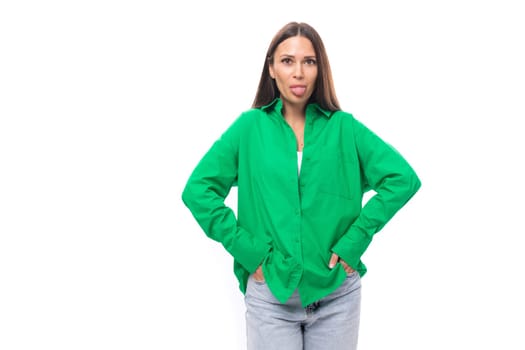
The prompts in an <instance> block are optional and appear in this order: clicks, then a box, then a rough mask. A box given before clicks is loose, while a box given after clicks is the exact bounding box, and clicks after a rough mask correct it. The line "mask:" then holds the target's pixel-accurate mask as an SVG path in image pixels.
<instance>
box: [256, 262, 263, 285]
mask: <svg viewBox="0 0 525 350" xmlns="http://www.w3.org/2000/svg"><path fill="white" fill-rule="evenodd" d="M253 279H254V280H256V281H257V282H264V275H263V271H262V266H260V265H259V267H258V268H257V270H255V272H254V273H253Z"/></svg>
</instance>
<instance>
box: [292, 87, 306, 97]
mask: <svg viewBox="0 0 525 350" xmlns="http://www.w3.org/2000/svg"><path fill="white" fill-rule="evenodd" d="M305 91H306V87H304V86H294V87H292V93H293V94H294V95H295V96H303V95H304V93H305Z"/></svg>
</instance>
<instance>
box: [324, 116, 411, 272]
mask: <svg viewBox="0 0 525 350" xmlns="http://www.w3.org/2000/svg"><path fill="white" fill-rule="evenodd" d="M353 126H354V127H353V132H354V135H355V138H354V139H355V143H356V149H357V154H358V157H359V162H360V165H361V172H362V178H363V181H364V186H365V187H366V188H371V189H373V190H374V191H375V192H376V194H375V195H374V196H373V197H372V198H370V200H369V201H368V202H367V203H366V205H365V206H364V207H363V208H362V210H361V213H360V215H359V216H358V217H357V219H356V220H355V221H354V223H353V224H352V225H351V226H350V228H349V229H348V231H347V232H346V233H345V234H344V235H343V236H342V237H341V238H340V240H339V241H338V242H337V243H336V244H335V246H334V247H333V249H332V250H333V252H334V253H336V254H337V255H339V256H340V257H341V258H342V259H344V261H346V262H347V263H348V264H349V265H350V266H352V267H354V268H355V267H357V266H358V264H359V261H360V259H361V256H362V255H363V254H364V252H365V251H366V249H367V248H368V245H369V244H370V242H371V241H372V238H373V236H374V234H376V233H377V232H378V231H379V230H381V229H382V228H383V226H384V225H385V224H386V223H387V222H388V221H389V220H390V219H391V218H392V217H393V216H394V214H395V213H396V212H397V211H398V210H399V209H401V208H402V207H403V206H404V205H405V204H406V203H407V202H408V201H409V200H410V198H412V196H413V195H414V194H415V193H416V192H417V191H418V189H419V188H420V186H421V182H420V180H419V178H418V176H417V175H416V173H415V171H414V170H413V169H412V167H411V166H410V165H409V164H408V162H407V161H406V160H405V159H404V158H403V157H402V156H401V154H399V153H398V152H397V151H396V150H395V149H394V148H393V147H392V146H390V145H388V144H387V143H386V142H384V141H383V140H381V139H380V138H379V137H378V136H377V135H376V134H374V133H373V132H372V131H371V130H369V129H368V128H366V127H365V126H364V125H363V124H361V123H360V122H359V121H357V120H355V119H354V121H353Z"/></svg>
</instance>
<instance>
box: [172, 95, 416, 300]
mask: <svg viewBox="0 0 525 350" xmlns="http://www.w3.org/2000/svg"><path fill="white" fill-rule="evenodd" d="M304 142H305V145H304V149H303V158H302V165H301V171H300V176H298V168H297V167H298V162H297V156H298V155H297V148H296V140H295V135H294V133H293V131H292V129H291V127H290V126H289V125H288V124H287V123H286V121H285V120H284V118H283V115H282V101H281V100H280V99H279V98H278V99H276V100H274V101H273V102H272V103H271V104H269V105H267V106H264V107H262V108H257V109H250V110H248V111H246V112H244V113H242V114H241V115H240V116H239V117H238V118H237V119H236V120H235V121H234V122H233V123H232V124H231V126H230V127H229V128H228V129H227V130H226V131H225V132H224V133H223V134H222V135H221V137H220V138H219V139H218V140H217V141H215V142H214V143H213V145H212V146H211V148H210V149H209V150H208V151H207V152H206V154H205V155H204V156H203V157H202V159H201V160H200V161H199V162H198V164H197V165H196V167H195V169H194V170H193V172H192V173H191V175H190V177H189V179H188V181H187V183H186V185H185V188H184V190H183V193H182V200H183V202H184V203H185V205H186V206H187V207H188V208H189V210H190V211H191V213H192V214H193V216H194V217H195V219H196V221H197V222H198V224H199V225H200V227H201V228H202V230H203V231H204V232H205V234H206V235H207V236H208V237H210V238H211V239H213V240H216V241H218V242H220V243H222V245H223V246H224V248H225V249H226V250H227V251H228V252H229V253H230V254H231V255H232V256H233V259H234V266H233V268H234V273H235V275H236V277H237V279H238V281H239V287H240V290H241V291H242V292H243V293H244V292H245V290H246V284H247V280H248V277H249V275H250V274H251V273H253V272H254V271H255V270H256V269H257V267H258V266H259V265H262V269H263V273H264V277H265V280H266V283H267V284H268V287H269V288H270V290H271V291H272V293H273V294H274V295H275V297H276V298H277V299H278V300H279V301H280V302H282V303H284V302H285V301H286V300H287V299H288V298H289V297H290V296H291V295H292V293H293V292H294V291H295V290H296V289H298V291H299V295H300V297H301V302H302V303H303V305H305V306H306V305H308V304H310V303H312V302H314V301H317V300H319V299H321V298H322V297H324V296H326V295H328V294H330V293H331V292H332V291H334V290H335V289H336V288H337V287H339V286H340V285H341V284H342V283H343V281H344V279H345V278H346V272H345V271H344V269H343V267H342V266H341V265H340V264H337V265H336V266H335V267H334V268H332V269H330V268H329V267H328V262H329V260H330V257H331V255H332V253H334V252H335V253H336V254H338V255H339V256H340V258H341V259H343V260H344V261H346V262H347V263H348V264H349V265H350V266H352V267H353V268H354V269H355V270H357V271H358V272H359V274H360V275H361V276H363V275H364V274H365V273H366V266H365V264H364V263H363V262H362V260H361V257H362V255H363V254H364V252H365V251H366V249H367V247H368V246H369V244H370V243H371V241H372V238H373V237H374V235H375V234H376V233H377V232H378V231H380V230H381V229H382V228H383V227H384V225H385V224H386V223H387V222H388V221H389V220H390V219H391V218H392V217H393V216H394V215H395V213H396V212H397V211H398V210H399V209H401V208H402V207H403V206H404V205H405V204H406V203H407V202H408V200H410V198H411V197H412V196H413V195H414V194H415V193H416V192H417V191H418V189H419V187H420V186H421V182H420V180H419V178H418V176H417V174H416V173H415V171H414V170H413V168H412V167H411V166H410V165H409V163H408V162H407V161H406V160H405V159H404V158H403V156H402V155H401V154H400V153H399V152H398V151H396V149H394V148H393V147H392V146H391V145H389V144H388V143H386V142H385V141H383V140H382V139H381V138H380V137H378V136H377V135H376V134H375V133H374V132H372V131H371V130H370V129H368V128H367V127H366V126H364V125H363V124H362V123H361V122H359V121H358V120H357V119H356V118H354V117H353V116H352V115H351V114H349V113H346V112H343V111H336V112H331V111H326V110H323V109H322V108H320V107H319V106H318V105H317V104H309V105H308V106H307V108H306V123H305V129H304ZM232 186H237V194H238V198H237V204H238V208H237V215H235V212H234V211H233V210H232V209H231V208H229V207H228V206H226V205H225V199H226V197H227V196H228V194H229V192H230V190H231V188H232ZM368 190H373V191H374V193H373V195H372V196H371V198H370V199H369V200H368V201H367V202H366V204H365V205H364V206H363V205H362V202H363V195H364V193H365V192H367V191H368Z"/></svg>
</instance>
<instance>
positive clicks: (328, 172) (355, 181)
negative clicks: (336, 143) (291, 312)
mask: <svg viewBox="0 0 525 350" xmlns="http://www.w3.org/2000/svg"><path fill="white" fill-rule="evenodd" d="M319 167H320V169H319V170H320V174H321V180H320V187H319V191H320V192H321V193H324V194H329V195H333V196H337V197H340V198H345V199H353V198H355V197H356V196H358V195H359V191H360V172H359V164H358V162H357V160H356V159H354V158H353V157H351V156H349V155H346V154H344V153H343V152H341V151H326V152H324V154H323V155H322V157H321V161H320V162H319Z"/></svg>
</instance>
